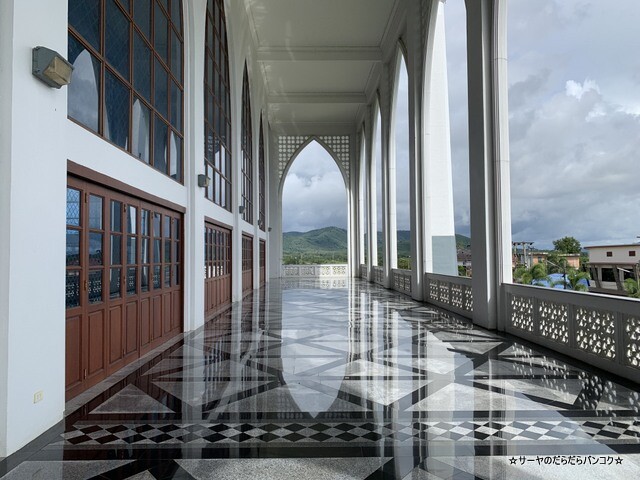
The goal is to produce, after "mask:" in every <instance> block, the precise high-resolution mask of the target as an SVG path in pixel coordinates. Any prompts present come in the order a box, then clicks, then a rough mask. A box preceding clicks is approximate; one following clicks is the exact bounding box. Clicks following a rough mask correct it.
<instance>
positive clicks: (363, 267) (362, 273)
mask: <svg viewBox="0 0 640 480" xmlns="http://www.w3.org/2000/svg"><path fill="white" fill-rule="evenodd" d="M360 278H363V279H365V280H366V279H367V266H366V265H365V264H360Z"/></svg>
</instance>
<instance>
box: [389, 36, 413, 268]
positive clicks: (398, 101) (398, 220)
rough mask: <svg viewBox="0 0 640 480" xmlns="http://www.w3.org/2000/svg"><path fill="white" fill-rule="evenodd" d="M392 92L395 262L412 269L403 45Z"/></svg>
mask: <svg viewBox="0 0 640 480" xmlns="http://www.w3.org/2000/svg"><path fill="white" fill-rule="evenodd" d="M395 78H396V82H395V91H394V96H393V115H392V122H393V124H392V129H393V130H392V132H393V133H392V135H393V140H394V146H395V152H394V153H395V165H393V168H394V169H395V225H393V228H394V230H395V232H396V251H395V252H391V256H392V259H395V261H396V264H395V266H396V267H398V268H401V269H405V270H410V269H411V223H410V218H411V199H410V183H409V167H410V165H409V76H408V73H407V64H406V61H405V58H404V54H403V52H402V49H401V48H399V49H398V54H397V61H396V77H395Z"/></svg>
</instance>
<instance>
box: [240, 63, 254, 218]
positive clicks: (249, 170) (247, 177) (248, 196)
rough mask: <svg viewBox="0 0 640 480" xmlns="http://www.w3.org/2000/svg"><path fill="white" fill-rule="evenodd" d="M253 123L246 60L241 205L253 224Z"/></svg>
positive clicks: (243, 213) (243, 100) (243, 91)
mask: <svg viewBox="0 0 640 480" xmlns="http://www.w3.org/2000/svg"><path fill="white" fill-rule="evenodd" d="M251 123H252V116H251V89H250V87H249V75H248V74H247V64H246V62H245V64H244V73H243V75H242V127H241V128H242V131H241V135H240V139H241V150H242V163H241V173H242V192H241V195H242V200H241V202H242V203H241V206H243V207H244V211H243V212H242V219H243V220H244V221H245V222H247V223H251V224H253V128H252V125H251Z"/></svg>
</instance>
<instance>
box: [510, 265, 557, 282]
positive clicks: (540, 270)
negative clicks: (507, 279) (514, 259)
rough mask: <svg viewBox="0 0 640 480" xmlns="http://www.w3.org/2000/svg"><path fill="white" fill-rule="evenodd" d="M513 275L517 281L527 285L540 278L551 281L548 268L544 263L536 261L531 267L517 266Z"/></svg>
mask: <svg viewBox="0 0 640 480" xmlns="http://www.w3.org/2000/svg"><path fill="white" fill-rule="evenodd" d="M513 276H514V278H515V280H516V282H518V283H524V284H526V285H532V284H533V283H534V282H536V281H538V280H546V281H549V276H548V275H547V269H546V268H545V266H544V265H543V264H542V263H536V264H535V265H533V266H532V267H531V268H527V267H526V266H524V265H521V266H519V267H518V268H516V270H515V272H513Z"/></svg>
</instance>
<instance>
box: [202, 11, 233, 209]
mask: <svg viewBox="0 0 640 480" xmlns="http://www.w3.org/2000/svg"><path fill="white" fill-rule="evenodd" d="M205 42H206V48H205V54H204V60H205V76H204V110H205V118H204V132H205V140H204V142H205V145H204V154H205V161H204V168H205V174H206V175H207V177H209V178H210V179H211V182H210V184H209V187H208V188H207V189H206V191H205V196H206V198H208V199H209V200H211V201H212V202H214V203H215V204H217V205H220V206H221V207H222V208H225V209H227V210H229V211H231V97H230V94H229V53H228V48H227V27H226V20H225V15H224V2H223V0H213V1H209V2H207V20H206V40H205Z"/></svg>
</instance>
